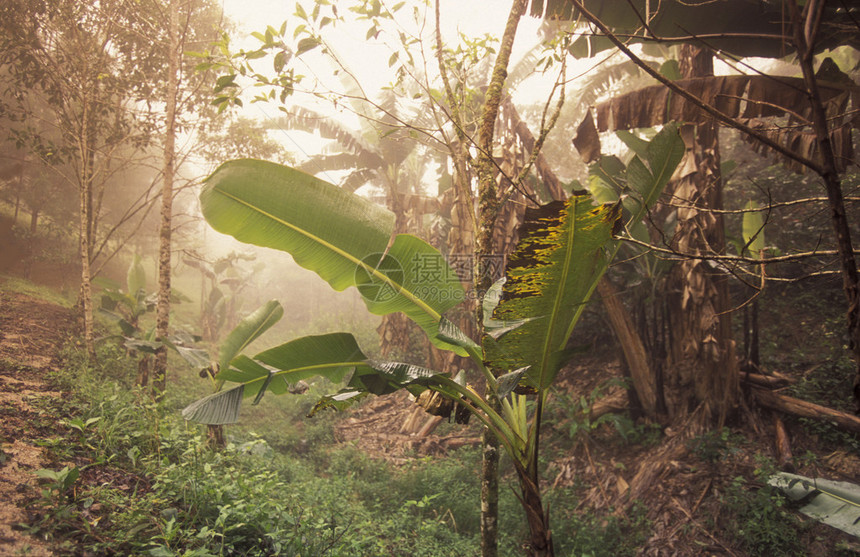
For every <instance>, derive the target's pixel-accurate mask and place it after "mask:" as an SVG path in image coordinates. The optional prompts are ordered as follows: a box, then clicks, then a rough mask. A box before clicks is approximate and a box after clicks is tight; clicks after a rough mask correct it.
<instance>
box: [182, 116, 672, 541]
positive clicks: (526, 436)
mask: <svg viewBox="0 0 860 557" xmlns="http://www.w3.org/2000/svg"><path fill="white" fill-rule="evenodd" d="M658 138H659V141H658V139H655V140H654V141H655V142H657V143H656V144H657V147H655V148H654V150H653V151H654V153H653V157H650V158H649V159H647V160H642V159H636V160H637V161H638V164H636V165H632V166H631V167H632V168H634V169H635V170H634V171H633V172H636V176H631V181H632V183H635V184H636V186H637V187H636V188H635V190H634V191H632V192H631V193H630V195H631V196H634V197H636V198H637V199H638V200H639V204H638V207H639V209H638V210H637V211H636V212H635V214H634V215H633V217H632V219H631V221H634V220H635V221H636V222H638V221H639V220H641V218H642V216H643V214H644V211H645V210H646V209H647V207H648V205H649V204H651V203H653V202H654V201H655V200H656V197H657V195H659V191H658V190H659V189H662V187H663V186H664V185H665V183H666V181H668V178H669V176H670V175H671V174H672V170H673V169H674V167H675V166H676V165H677V163H678V162H679V161H680V158H681V155H682V154H683V143H682V142H681V140H680V138H679V137H678V134H677V131H676V130H675V129H674V128H673V127H671V126H670V127H667V129H666V130H664V131H663V132H661V134H659V135H658ZM646 177H648V178H649V180H650V183H648V184H646V183H645V182H644V180H645V178H646ZM200 200H201V207H202V210H203V214H204V217H205V218H206V220H207V221H208V222H209V224H210V225H211V226H212V227H213V228H215V229H216V230H218V231H220V232H223V233H225V234H229V235H232V236H234V237H235V238H237V239H239V240H241V241H243V242H248V243H253V244H256V245H260V246H265V247H270V248H275V249H281V250H284V251H287V252H289V253H290V254H292V255H293V258H294V259H295V261H296V262H297V263H298V264H300V265H302V266H304V267H306V268H308V269H310V270H313V271H315V272H316V273H317V274H318V275H319V276H320V277H322V278H323V279H324V280H326V281H327V282H328V283H329V284H330V285H331V286H332V287H333V288H335V289H336V290H343V289H345V288H347V287H350V286H354V287H356V288H358V290H359V292H360V293H361V295H362V298H363V300H364V303H365V305H366V306H367V308H368V310H369V311H371V312H373V313H375V314H378V315H386V314H388V313H392V312H397V311H400V312H403V313H404V314H406V315H407V316H408V317H409V318H410V319H412V320H413V321H414V322H415V323H416V324H418V325H419V326H420V327H421V328H422V329H423V330H424V332H425V333H426V334H427V335H428V337H429V338H430V340H431V341H432V342H433V343H434V344H435V345H436V346H438V347H440V348H443V349H447V350H452V351H454V352H456V353H458V354H460V355H462V356H467V357H470V358H471V359H472V360H473V361H474V363H475V366H476V367H477V369H479V370H480V371H481V373H482V374H483V375H484V377H485V379H486V381H487V384H488V386H489V389H488V392H487V393H486V395H480V394H478V393H477V392H475V391H474V390H472V389H471V388H470V387H469V386H468V385H466V384H465V382H464V381H462V380H461V379H460V378H458V377H451V376H450V375H448V374H445V373H440V372H438V371H435V370H431V369H428V368H425V367H422V366H417V365H411V364H405V363H400V362H382V361H376V360H373V359H371V358H369V357H368V356H367V355H366V354H365V353H364V352H363V351H362V349H361V348H360V347H359V345H358V343H357V342H356V340H355V338H354V337H353V335H352V334H350V333H346V332H334V333H328V334H323V335H315V336H308V337H303V338H298V339H295V340H291V341H289V342H287V343H285V344H282V345H280V346H276V347H274V348H271V349H268V350H265V351H263V352H260V353H258V354H256V355H255V356H253V357H248V356H245V355H241V354H240V355H237V356H235V357H233V358H232V359H231V360H229V362H228V361H226V360H225V361H224V362H223V363H224V365H223V366H222V368H221V370H220V372H219V373H218V375H217V376H216V379H217V380H219V381H224V382H225V387H226V384H232V385H233V386H232V387H230V388H225V389H223V390H222V391H219V392H218V393H215V394H213V395H210V396H208V397H206V398H204V399H201V400H199V401H197V402H195V403H193V404H192V405H190V406H188V407H187V408H186V409H185V410H184V411H183V415H184V416H185V417H186V418H187V419H189V420H193V421H197V422H201V423H207V424H219V423H231V422H233V421H235V420H236V419H237V417H238V414H239V408H240V405H241V403H242V400H243V399H244V398H248V397H253V399H254V401H255V402H257V401H259V400H260V398H261V397H262V396H263V395H264V394H265V393H266V392H268V391H270V392H272V393H274V394H280V393H284V392H286V391H287V386H288V385H289V384H291V383H295V382H296V381H298V380H300V379H306V378H310V377H325V378H327V379H329V380H332V381H335V382H338V381H344V380H346V379H347V378H349V379H348V381H347V382H346V386H345V388H343V389H342V390H341V391H340V392H338V393H335V394H332V395H330V396H327V397H323V398H322V399H321V400H320V401H319V402H318V403H317V405H316V406H315V408H314V410H313V411H312V413H313V412H316V411H318V410H320V409H321V408H326V407H334V408H343V407H345V406H348V405H349V404H351V403H353V402H355V401H357V400H359V399H361V398H363V397H366V396H369V395H384V394H388V393H392V392H394V391H397V390H401V389H406V390H407V391H409V392H411V393H412V394H414V395H418V396H420V395H421V394H422V393H426V392H427V391H431V392H433V393H438V394H439V395H440V396H441V397H443V398H445V399H448V400H449V401H450V402H451V403H452V404H450V405H447V406H443V407H442V408H443V411H444V412H445V413H447V414H449V415H450V413H451V412H452V411H453V409H454V408H457V409H458V412H461V411H466V412H470V413H471V415H473V416H475V417H476V418H477V419H479V420H480V421H481V422H482V423H483V424H484V425H485V426H487V427H488V428H490V429H491V430H492V431H493V432H494V433H495V434H496V435H497V436H498V438H499V440H500V442H501V444H502V446H503V447H504V449H505V450H506V452H507V453H508V454H509V455H510V457H511V459H512V461H513V462H514V466H515V468H516V471H517V474H518V476H519V480H520V487H521V493H522V497H521V502H522V504H523V507H524V509H525V511H526V516H527V519H528V523H529V528H530V531H531V547H532V552H533V553H534V554H539V555H551V554H552V542H551V537H550V530H549V523H548V517H547V514H546V512H545V510H544V508H543V506H542V503H541V495H540V489H539V474H538V472H539V471H538V450H539V440H540V425H541V417H542V409H543V406H544V403H545V401H546V397H547V395H548V393H549V389H550V386H551V385H552V383H553V381H554V380H555V377H556V376H557V374H558V372H559V370H560V369H561V368H562V367H563V366H564V365H565V364H566V363H567V361H568V359H569V358H570V356H571V352H570V351H569V350H568V349H567V343H568V339H569V338H570V335H571V333H572V332H573V328H574V326H575V325H576V322H577V320H578V319H579V317H580V315H581V314H582V311H583V308H584V307H585V304H586V303H587V302H588V300H589V298H590V296H591V294H592V292H593V291H594V289H595V287H596V284H597V281H598V280H599V279H600V277H601V276H602V274H603V273H604V272H605V271H606V268H607V267H608V265H609V263H610V261H611V258H612V256H613V255H614V253H615V252H616V251H617V249H618V240H617V239H613V234H614V233H618V232H620V230H621V229H622V228H623V224H624V223H622V221H621V215H622V206H621V203H611V204H604V205H597V206H596V205H594V203H593V201H592V198H591V196H590V195H589V194H588V193H586V192H576V193H574V194H573V195H572V196H571V197H570V198H569V199H568V200H566V201H557V202H553V203H550V204H548V205H545V206H542V207H540V208H537V209H531V210H528V211H527V212H526V216H525V220H524V222H523V224H522V226H521V228H520V233H519V236H520V241H519V244H518V247H517V250H516V251H515V253H514V254H513V255H512V256H511V257H510V259H509V265H508V268H507V270H506V277H505V279H503V280H502V281H499V282H498V283H497V284H496V285H494V287H493V288H491V289H490V290H489V291H488V292H487V293H486V295H485V296H484V298H483V300H482V309H483V321H484V323H483V325H484V330H485V332H486V334H485V335H484V337H483V338H481V339H472V338H469V337H468V336H466V335H465V334H464V333H463V332H462V331H461V330H460V329H459V328H458V327H457V326H456V325H454V324H453V323H452V322H451V321H449V320H448V319H446V318H445V315H444V314H445V312H447V311H448V310H450V309H452V308H453V307H455V306H456V305H457V304H459V303H460V302H461V301H462V300H463V297H464V291H463V288H462V286H461V285H460V282H459V279H458V278H457V275H456V273H454V271H453V270H452V269H451V268H450V267H449V266H448V264H447V262H446V261H445V259H444V257H443V256H442V255H441V253H439V251H438V250H436V249H434V248H433V247H432V246H430V245H429V244H427V243H426V242H424V241H423V240H421V239H419V238H416V237H414V236H410V235H407V234H399V235H394V234H393V232H392V231H393V224H394V218H393V215H392V214H391V213H390V212H388V211H387V210H386V209H383V208H381V207H379V206H376V205H374V204H372V203H370V202H369V201H367V200H365V199H363V198H361V197H359V196H356V195H354V194H350V193H349V192H345V191H344V190H342V189H341V188H338V187H337V186H334V185H332V184H329V183H326V182H323V181H322V180H319V179H317V178H314V177H312V176H309V175H306V174H303V173H301V172H299V171H297V170H294V169H291V168H287V167H283V166H279V165H275V164H272V163H267V162H263V161H256V160H236V161H230V162H227V163H225V164H224V165H222V166H221V167H219V168H218V169H217V170H216V171H215V172H214V173H213V174H212V175H211V176H210V177H209V178H207V180H206V182H205V184H204V188H203V191H202V193H201V196H200ZM493 399H496V400H498V401H499V403H500V404H498V405H496V404H494V402H495V401H494V400H493ZM496 408H499V410H496Z"/></svg>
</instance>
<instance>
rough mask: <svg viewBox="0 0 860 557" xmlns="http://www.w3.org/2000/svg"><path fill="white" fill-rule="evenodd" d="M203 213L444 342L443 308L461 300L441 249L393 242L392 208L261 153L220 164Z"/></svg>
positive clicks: (401, 239) (406, 238)
mask: <svg viewBox="0 0 860 557" xmlns="http://www.w3.org/2000/svg"><path fill="white" fill-rule="evenodd" d="M200 202H201V208H202V210H203V215H204V216H205V217H206V220H207V221H208V222H209V224H211V225H212V227H213V228H215V229H216V230H218V231H219V232H223V233H225V234H230V235H232V236H234V237H235V238H237V239H238V240H241V241H243V242H247V243H251V244H256V245H259V246H265V247H270V248H275V249H279V250H282V251H286V252H289V253H290V254H291V255H292V256H293V258H294V259H295V261H296V262H297V263H298V264H299V265H301V266H303V267H305V268H307V269H310V270H312V271H314V272H316V273H317V274H318V275H320V276H321V277H322V278H323V279H325V280H326V281H327V282H328V283H329V284H330V285H331V286H332V287H333V288H334V289H335V290H344V289H345V288H347V287H349V286H356V287H357V288H358V289H359V292H361V294H362V297H363V299H364V302H365V304H366V305H367V308H368V309H369V310H370V311H371V312H373V313H375V314H377V315H386V314H389V313H394V312H398V311H400V312H403V313H405V314H406V315H407V316H408V317H409V318H410V319H412V320H413V321H415V322H416V323H417V324H418V325H419V326H420V327H421V328H422V329H423V330H424V331H425V332H426V333H427V334H428V336H429V337H430V338H431V340H432V341H433V343H434V344H436V345H437V346H439V347H441V348H445V349H453V350H455V351H456V352H458V353H460V354H461V355H465V351H464V350H463V349H462V348H460V347H456V346H453V345H451V344H449V343H447V342H445V341H443V340H441V339H439V338H438V336H437V333H438V324H439V320H440V318H441V316H442V314H443V313H444V312H446V311H447V310H449V309H451V308H453V307H454V306H456V305H457V304H458V303H460V302H461V301H462V300H463V299H464V296H465V295H464V291H463V288H462V286H461V284H460V281H459V280H458V279H457V276H456V274H455V273H454V271H453V270H452V269H451V268H450V266H449V265H448V263H447V262H446V261H445V259H444V257H443V256H442V254H441V253H439V251H438V250H436V249H435V248H433V247H432V246H430V245H429V244H427V243H426V242H424V241H423V240H420V239H419V238H416V237H414V236H410V235H407V234H401V235H398V236H397V237H396V238H394V240H393V242H391V239H392V236H393V230H394V215H393V214H392V213H391V212H390V211H388V210H386V209H384V208H382V207H379V206H378V205H375V204H373V203H371V202H370V201H368V200H366V199H363V198H361V197H359V196H356V195H352V194H350V193H349V192H346V191H343V190H342V189H341V188H338V187H337V186H334V185H332V184H329V183H327V182H324V181H322V180H319V179H317V178H314V177H313V176H309V175H307V174H304V173H302V172H299V171H297V170H294V169H291V168H288V167H285V166H281V165H278V164H274V163H269V162H264V161H257V160H249V159H243V160H235V161H230V162H227V163H225V164H223V165H221V166H220V167H219V168H218V169H217V170H216V171H215V172H214V173H213V174H212V175H211V176H210V177H209V178H207V180H206V183H205V186H204V188H203V192H202V193H201V195H200Z"/></svg>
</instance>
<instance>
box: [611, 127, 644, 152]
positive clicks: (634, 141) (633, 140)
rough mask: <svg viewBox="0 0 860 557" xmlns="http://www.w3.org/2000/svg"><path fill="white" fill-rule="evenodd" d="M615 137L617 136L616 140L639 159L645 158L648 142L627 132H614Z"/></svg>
mask: <svg viewBox="0 0 860 557" xmlns="http://www.w3.org/2000/svg"><path fill="white" fill-rule="evenodd" d="M615 135H616V136H618V139H620V140H621V141H622V142H624V144H625V145H627V147H629V148H630V150H631V151H633V152H634V153H636V154H637V155H639V156H640V157H645V156H647V154H646V153H647V150H648V141H646V140H644V139H642V138H641V137H639V136H638V135H636V134H634V133H633V132H631V131H629V130H616V132H615Z"/></svg>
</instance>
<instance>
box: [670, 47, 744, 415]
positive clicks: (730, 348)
mask: <svg viewBox="0 0 860 557" xmlns="http://www.w3.org/2000/svg"><path fill="white" fill-rule="evenodd" d="M680 62H681V73H682V75H683V76H684V77H702V76H707V75H713V57H712V55H711V54H710V52H708V51H706V50H703V49H700V48H698V47H692V46H687V45H685V46H682V47H681V60H680ZM717 132H718V126H717V124H716V123H705V124H699V125H698V126H690V125H687V126H683V127H682V128H681V135H682V137H683V138H684V142H685V144H686V147H687V153H686V155H685V159H684V160H683V161H682V162H681V167H680V176H678V175H677V174H676V177H677V179H676V181H675V182H674V189H673V191H672V195H673V197H674V198H675V199H676V200H680V201H681V202H682V203H683V204H684V205H685V206H687V207H688V208H683V209H680V208H679V209H677V222H678V224H677V230H676V233H675V236H674V240H673V247H674V248H675V249H677V250H678V251H681V252H684V253H723V252H724V251H725V237H724V224H723V219H722V216H721V215H720V214H717V213H713V212H711V211H710V209H721V208H722V178H721V176H720V151H719V138H718V134H717ZM667 288H668V296H669V299H668V304H669V320H670V322H669V331H670V336H669V346H668V347H667V348H668V354H667V356H668V358H667V361H666V363H665V368H664V370H663V386H664V392H663V394H664V400H665V403H666V407H667V410H668V412H669V416H670V418H671V419H678V418H682V417H683V416H686V415H688V414H690V413H691V412H692V411H693V410H694V409H695V408H696V407H698V406H700V405H702V406H703V412H701V414H700V416H701V417H702V419H703V420H704V421H705V422H709V423H703V424H702V426H703V427H710V426H720V425H722V424H723V423H724V422H725V420H726V418H727V417H728V415H729V414H730V413H731V412H732V411H733V409H734V406H735V402H736V400H737V396H738V366H737V361H736V358H735V347H734V340H733V339H732V329H731V314H730V313H728V312H729V310H730V309H731V300H730V297H729V290H728V277H727V275H726V274H725V273H724V272H722V271H720V270H718V269H714V268H712V267H711V266H709V265H708V264H707V263H706V262H704V261H695V260H685V261H682V262H680V263H678V264H677V265H676V266H675V268H674V269H673V270H672V272H671V273H670V276H669V278H668V283H667Z"/></svg>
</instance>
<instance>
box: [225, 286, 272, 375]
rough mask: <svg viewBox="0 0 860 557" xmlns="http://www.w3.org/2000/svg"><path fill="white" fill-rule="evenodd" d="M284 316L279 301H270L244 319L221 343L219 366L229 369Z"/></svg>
mask: <svg viewBox="0 0 860 557" xmlns="http://www.w3.org/2000/svg"><path fill="white" fill-rule="evenodd" d="M283 315H284V308H283V307H281V304H280V303H279V302H278V301H277V300H270V301H269V302H267V303H266V304H264V305H263V306H260V307H259V308H258V309H257V310H256V311H254V312H253V313H251V314H250V315H248V316H247V317H245V318H244V319H242V320H241V321H240V322H239V324H238V325H236V328H234V329H233V330H232V331H230V334H228V335H227V338H226V339H224V342H222V343H221V350H220V352H219V354H218V364H219V365H220V366H221V369H227V368H228V367H229V365H230V362H231V361H232V360H233V358H235V357H236V356H238V355H239V354H240V353H241V352H242V351H243V350H244V349H245V348H246V347H247V346H248V345H249V344H251V343H252V342H254V340H256V339H257V338H258V337H259V336H260V335H262V334H263V333H264V332H266V331H267V330H268V329H269V328H270V327H271V326H272V325H274V324H275V323H277V322H278V321H280V319H281V317H283Z"/></svg>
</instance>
